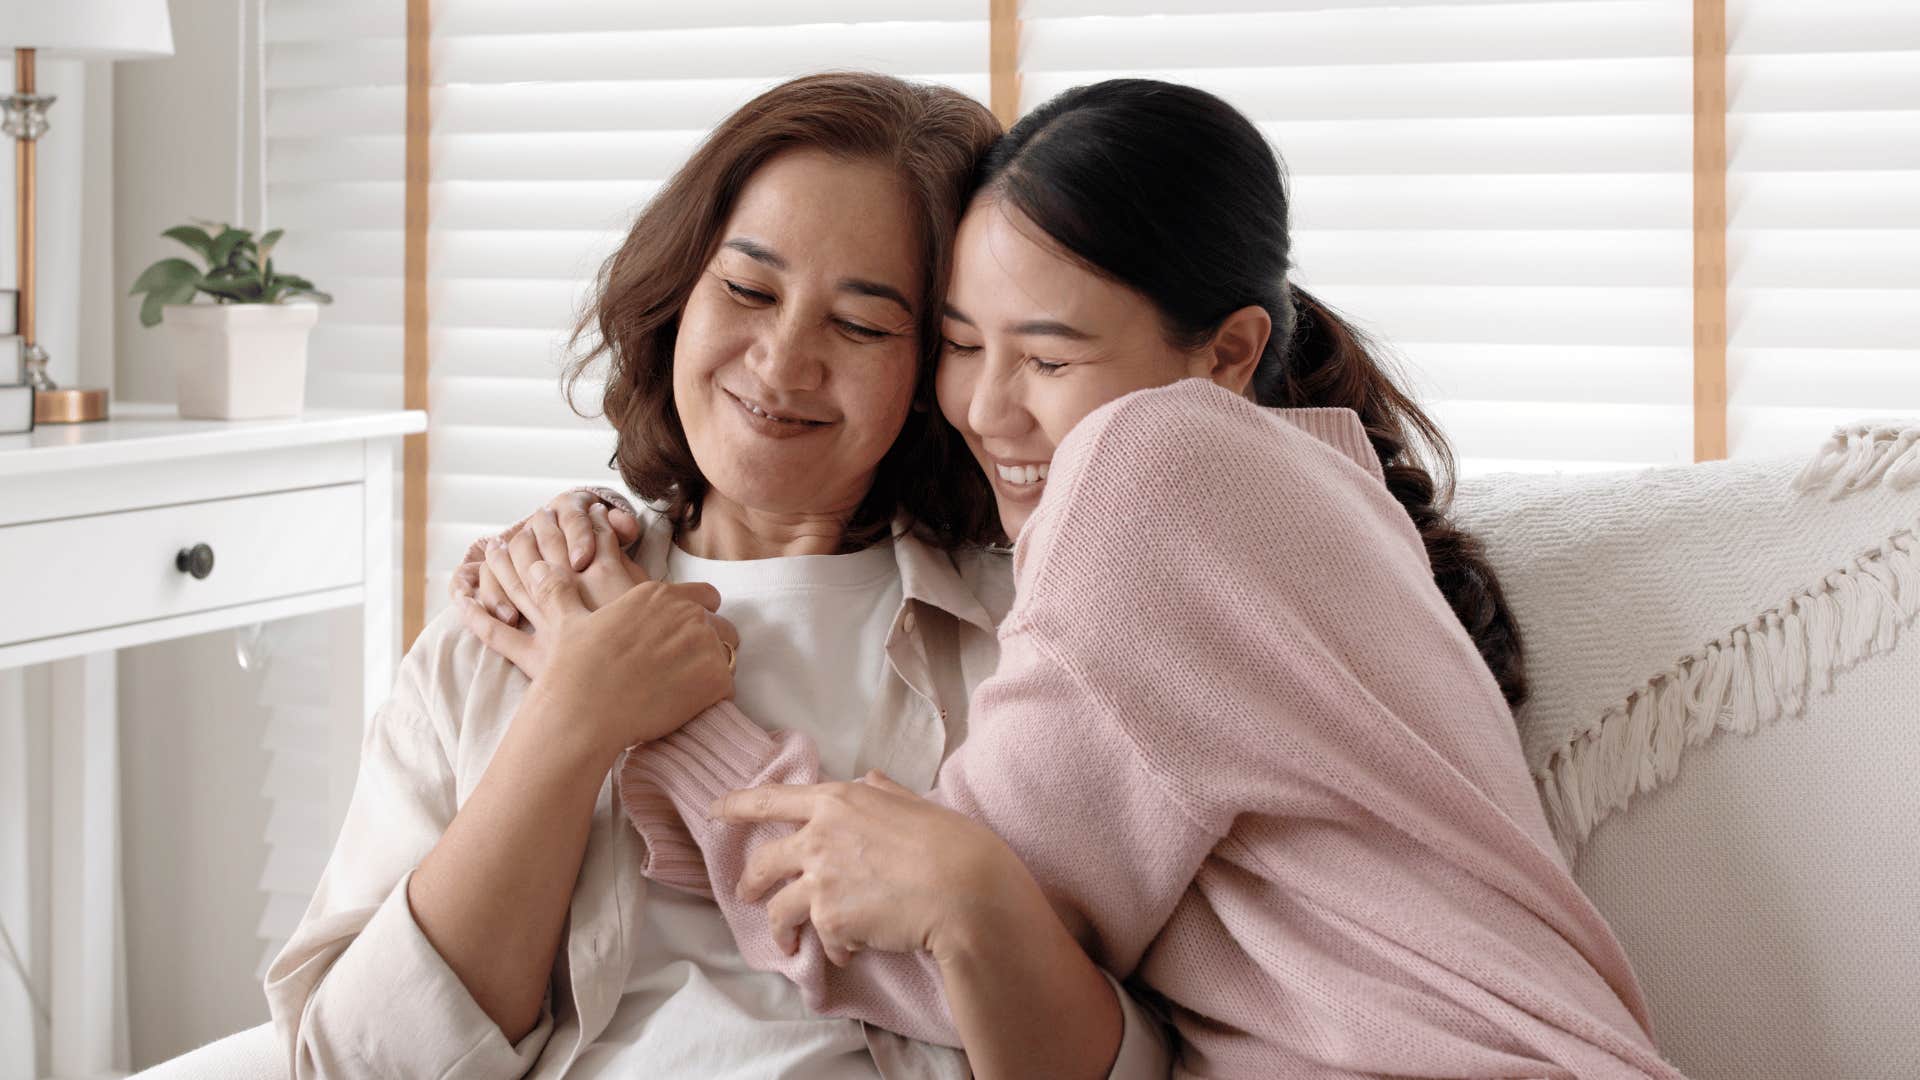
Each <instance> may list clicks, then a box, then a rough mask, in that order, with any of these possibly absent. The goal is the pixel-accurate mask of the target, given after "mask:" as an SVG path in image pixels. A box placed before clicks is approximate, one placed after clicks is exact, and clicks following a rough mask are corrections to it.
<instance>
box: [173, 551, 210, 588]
mask: <svg viewBox="0 0 1920 1080" xmlns="http://www.w3.org/2000/svg"><path fill="white" fill-rule="evenodd" d="M173 568H174V569H175V570H178V571H180V572H181V573H183V574H192V575H193V576H194V577H195V578H196V579H201V580H204V579H205V578H206V576H207V575H208V574H211V573H213V549H212V548H210V547H208V546H207V545H205V544H195V545H193V546H192V547H190V548H181V549H180V554H178V555H175V556H174V557H173Z"/></svg>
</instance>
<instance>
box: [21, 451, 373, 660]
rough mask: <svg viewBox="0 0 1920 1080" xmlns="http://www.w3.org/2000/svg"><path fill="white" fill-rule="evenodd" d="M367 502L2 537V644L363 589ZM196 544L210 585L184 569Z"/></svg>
mask: <svg viewBox="0 0 1920 1080" xmlns="http://www.w3.org/2000/svg"><path fill="white" fill-rule="evenodd" d="M362 497H363V487H362V485H360V484H335V485H331V486H328V487H316V488H307V489H304V490H299V491H280V492H274V493H273V494H269V495H249V496H244V497H241V498H233V499H215V500H211V501H208V502H195V503H182V504H178V505H174V506H161V507H155V508H153V509H149V510H129V511H124V512H121V513H114V514H93V515H88V516H85V517H72V518H61V519H59V520H55V521H39V522H35V523H33V524H30V525H12V526H7V527H5V528H0V645H10V644H15V643H18V642H22V641H32V640H35V639H37V638H46V637H55V636H58V635H60V634H70V633H74V632H76V631H80V630H90V629H98V628H101V627H106V626H118V625H123V624H127V623H137V622H143V621H145V620H147V619H157V618H164V617H166V616H170V615H186V614H190V613H193V612H196V611H207V610H210V609H213V608H223V607H232V606H235V605H238V604H248V603H253V602H255V601H260V600H271V599H274V598H276V597H282V596H292V595H295V594H297V593H304V592H313V591H316V590H320V589H332V588H339V587H341V586H346V585H357V584H359V583H360V582H361V579H362V577H363V576H364V574H363V569H362V556H363V552H362V550H361V527H360V515H361V510H362V506H361V500H362ZM199 544H205V545H207V546H208V547H209V548H210V549H212V554H213V560H212V569H211V571H210V572H208V573H207V575H206V576H205V577H204V578H195V577H194V576H193V575H192V574H191V573H190V572H188V571H186V570H182V569H179V568H177V567H176V565H175V561H176V558H177V557H178V556H179V554H180V553H181V552H183V551H190V550H191V549H193V548H194V547H195V546H196V545H199Z"/></svg>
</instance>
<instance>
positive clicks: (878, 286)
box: [720, 236, 913, 315]
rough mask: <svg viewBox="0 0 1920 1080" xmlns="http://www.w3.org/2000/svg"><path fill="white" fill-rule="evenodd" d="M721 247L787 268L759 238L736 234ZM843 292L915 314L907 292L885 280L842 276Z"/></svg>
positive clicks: (839, 287)
mask: <svg viewBox="0 0 1920 1080" xmlns="http://www.w3.org/2000/svg"><path fill="white" fill-rule="evenodd" d="M720 246H721V247H725V248H731V249H733V250H734V251H737V252H739V253H740V254H742V255H745V256H746V257H747V258H749V259H752V260H753V261H754V262H757V263H764V264H766V265H768V266H771V267H773V268H774V269H775V270H785V269H787V260H786V259H785V258H784V257H783V256H781V254H780V253H779V252H777V251H775V250H773V249H772V248H770V247H768V246H767V245H765V244H762V243H760V242H759V241H758V240H749V239H747V238H746V237H744V236H736V237H734V238H733V239H731V240H728V241H727V242H726V243H724V244H722V245H720ZM836 287H837V288H838V289H839V290H840V291H841V292H847V293H853V294H854V295H855V296H871V297H873V298H874V299H876V300H890V301H892V302H893V303H896V304H898V305H900V309H901V310H902V311H905V312H906V313H907V314H909V315H911V314H913V305H912V304H911V303H908V302H907V297H906V294H904V293H902V292H901V291H900V290H899V289H896V288H894V287H893V286H891V285H888V284H887V283H885V282H883V281H869V280H867V279H866V278H841V279H840V281H839V282H838V284H837V286H836Z"/></svg>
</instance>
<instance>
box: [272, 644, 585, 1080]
mask: <svg viewBox="0 0 1920 1080" xmlns="http://www.w3.org/2000/svg"><path fill="white" fill-rule="evenodd" d="M457 629H458V626H457V623H453V622H450V621H449V620H447V619H446V618H444V617H442V618H439V619H436V620H434V622H433V623H431V624H429V626H428V628H427V630H426V631H425V632H424V633H423V634H422V635H421V638H420V640H419V641H417V642H416V643H415V645H414V648H413V649H412V650H410V651H409V652H408V655H407V657H406V658H405V659H404V660H403V661H402V663H401V668H400V673H399V677H398V678H397V679H396V681H395V684H394V690H393V695H392V696H391V697H390V698H389V699H388V700H387V702H386V703H385V704H384V705H382V706H381V708H380V709H379V710H378V711H377V712H376V713H375V714H374V716H373V717H372V718H371V719H370V720H369V722H368V725H367V730H366V733H365V735H364V737H363V739H362V740H361V746H360V763H359V770H358V774H357V776H356V777H355V779H354V787H353V797H352V799H351V800H350V801H349V802H348V805H347V813H346V818H345V820H344V821H342V823H341V826H340V834H339V836H338V838H337V839H336V840H335V843H334V850H333V853H332V855H331V856H330V857H329V858H328V860H327V866H326V869H325V870H324V871H323V872H322V873H321V875H320V881H319V883H318V885H316V886H315V889H314V894H313V898H312V900H311V901H310V902H309V903H308V905H307V910H306V913H305V915H303V916H302V917H301V920H300V924H299V926H297V927H295V928H294V931H293V933H292V935H291V936H290V937H289V938H288V940H287V943H286V945H285V946H284V947H282V949H281V950H280V953H279V955H278V956H276V957H274V960H273V963H272V964H270V965H268V968H267V974H266V980H265V990H266V997H267V1007H268V1011H269V1012H270V1013H271V1014H272V1016H273V1021H274V1027H275V1030H276V1031H277V1033H278V1034H279V1037H280V1039H281V1046H282V1048H283V1051H284V1052H285V1053H286V1055H287V1056H286V1059H285V1060H286V1062H287V1068H288V1073H289V1075H290V1076H292V1077H294V1078H296V1080H306V1078H310V1077H353V1078H360V1077H373V1076H394V1077H401V1076H404V1077H426V1078H438V1077H451V1076H457V1077H461V1078H466V1077H474V1078H477V1080H492V1078H500V1080H505V1078H508V1077H518V1076H523V1075H525V1074H526V1073H527V1072H528V1071H529V1070H530V1069H532V1068H533V1066H534V1064H535V1061H536V1059H537V1058H539V1057H540V1055H541V1052H542V1051H543V1050H544V1049H545V1048H546V1044H547V1041H548V1039H549V1037H550V1036H551V1035H552V1034H553V1031H554V1027H555V1021H554V1013H555V1012H556V1010H558V1011H559V1012H560V1013H561V1015H565V1010H564V1009H561V1008H558V1007H557V1006H556V1005H555V1004H554V994H555V993H556V992H558V993H563V994H564V993H567V992H568V991H567V989H566V987H564V986H561V987H560V988H559V989H558V990H556V988H555V986H554V984H553V982H552V980H549V985H548V988H547V994H546V998H545V1000H543V1001H542V1003H541V1012H540V1018H539V1021H538V1023H536V1024H535V1026H534V1028H533V1030H532V1031H530V1032H528V1033H527V1034H526V1036H524V1037H523V1038H521V1039H520V1040H518V1041H517V1042H509V1041H508V1040H507V1038H506V1036H505V1034H504V1033H503V1032H502V1031H501V1030H500V1028H499V1026H498V1025H496V1024H495V1023H494V1022H493V1021H492V1019H491V1018H489V1017H488V1016H487V1015H486V1013H485V1012H484V1011H483V1010H482V1009H481V1008H480V1006H479V1004H478V1003H477V1002H476V1001H475V1000H474V998H473V995H472V994H471V993H470V992H469V991H468V990H467V988H466V985H465V984H464V983H462V982H461V981H460V977H459V976H458V975H457V974H455V973H454V971H453V969H452V968H451V967H449V966H448V965H447V963H446V961H445V959H443V958H442V957H441V955H440V953H439V951H438V950H436V949H435V948H434V947H433V944H432V942H430V941H428V940H427V937H426V934H425V933H424V932H422V931H421V929H420V926H419V924H418V923H417V922H416V921H415V920H414V917H413V909H412V907H411V906H410V905H409V904H408V902H407V887H408V884H409V882H411V880H412V878H413V872H414V868H415V867H417V866H419V865H420V862H421V860H423V859H425V858H426V857H427V855H428V853H430V852H431V851H432V850H433V847H434V845H435V844H436V843H438V842H439V839H440V837H441V836H442V835H444V834H445V832H446V830H447V826H448V824H449V823H450V822H451V821H452V820H453V817H454V815H455V813H456V812H457V811H458V799H457V797H456V791H457V788H458V783H457V778H456V776H455V768H454V763H453V754H454V752H455V748H456V741H457V733H456V729H455V727H454V724H453V722H452V719H451V718H450V717H449V716H448V715H447V713H448V710H449V709H450V708H451V706H450V705H449V701H450V700H452V699H455V698H456V697H457V694H458V692H459V691H460V689H461V687H462V686H463V685H464V679H463V678H462V677H461V676H462V675H463V671H462V670H460V669H457V668H456V667H455V665H454V664H453V662H452V660H451V656H452V650H453V646H454V641H453V640H452V639H451V638H450V637H449V635H451V634H453V633H455V632H456V631H457ZM471 647H472V648H474V649H477V648H478V645H477V643H474V644H473V645H472V646H471Z"/></svg>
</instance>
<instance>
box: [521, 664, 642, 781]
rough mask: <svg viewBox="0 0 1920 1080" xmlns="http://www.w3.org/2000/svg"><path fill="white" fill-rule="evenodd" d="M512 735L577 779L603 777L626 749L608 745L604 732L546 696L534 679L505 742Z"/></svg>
mask: <svg viewBox="0 0 1920 1080" xmlns="http://www.w3.org/2000/svg"><path fill="white" fill-rule="evenodd" d="M516 736H517V737H518V739H519V741H523V742H524V743H525V745H526V746H527V747H528V748H529V749H531V750H533V751H534V752H535V753H536V754H538V756H539V757H540V758H541V759H543V760H545V761H548V762H550V763H552V765H553V766H554V767H555V768H556V769H558V770H560V771H563V772H566V773H569V774H578V775H580V776H587V775H591V776H594V777H599V776H603V775H605V774H606V772H607V770H609V769H611V768H613V763H614V761H615V760H617V759H618V758H619V756H620V752H621V751H622V750H624V749H626V748H625V747H624V746H614V745H612V740H611V739H609V738H608V737H607V735H606V734H605V733H604V732H601V731H599V730H596V729H595V726H594V725H593V724H592V723H590V722H588V721H587V719H586V718H585V717H582V716H580V715H579V714H578V710H576V709H573V708H571V707H569V706H568V705H567V704H566V702H565V700H564V699H563V698H561V697H559V696H558V695H555V694H552V693H549V692H548V691H547V689H546V687H545V686H543V685H542V681H541V680H538V679H536V680H534V682H533V683H532V684H531V685H530V686H529V687H528V688H527V693H526V696H525V697H523V698H521V700H520V708H519V710H518V711H517V712H516V714H515V716H514V722H513V724H512V726H511V727H509V728H508V730H507V738H508V739H509V740H514V739H515V738H516Z"/></svg>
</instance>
